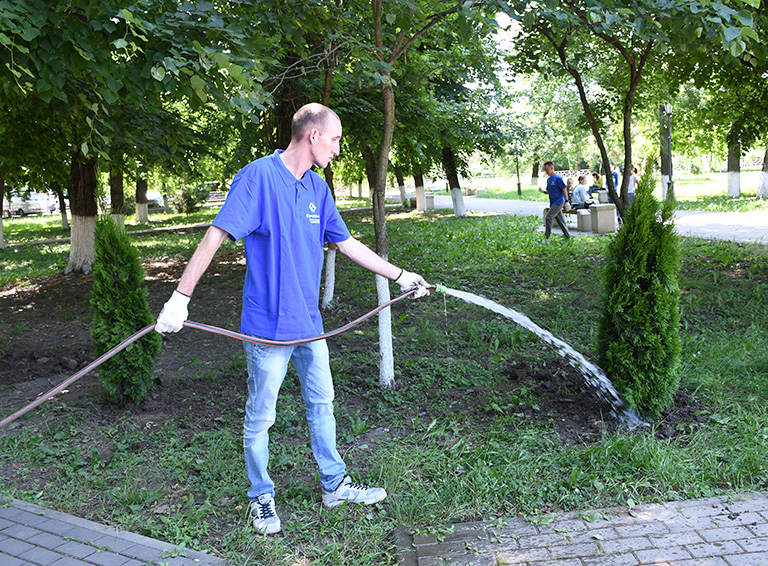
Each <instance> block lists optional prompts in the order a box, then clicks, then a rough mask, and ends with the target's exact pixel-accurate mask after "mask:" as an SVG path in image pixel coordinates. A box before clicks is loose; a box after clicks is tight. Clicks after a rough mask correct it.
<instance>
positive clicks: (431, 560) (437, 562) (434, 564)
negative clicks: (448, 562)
mask: <svg viewBox="0 0 768 566" xmlns="http://www.w3.org/2000/svg"><path fill="white" fill-rule="evenodd" d="M444 564H445V560H443V559H442V558H437V557H435V556H428V557H426V558H419V564H418V566H444Z"/></svg>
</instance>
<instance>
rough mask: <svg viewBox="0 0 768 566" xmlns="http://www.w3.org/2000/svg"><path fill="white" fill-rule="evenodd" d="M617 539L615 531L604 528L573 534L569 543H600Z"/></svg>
mask: <svg viewBox="0 0 768 566" xmlns="http://www.w3.org/2000/svg"><path fill="white" fill-rule="evenodd" d="M617 538H619V535H618V533H617V532H616V530H615V529H612V528H604V529H592V530H589V531H584V532H580V533H573V536H572V537H571V541H573V542H574V543H579V542H595V541H597V542H600V541H604V540H614V539H617Z"/></svg>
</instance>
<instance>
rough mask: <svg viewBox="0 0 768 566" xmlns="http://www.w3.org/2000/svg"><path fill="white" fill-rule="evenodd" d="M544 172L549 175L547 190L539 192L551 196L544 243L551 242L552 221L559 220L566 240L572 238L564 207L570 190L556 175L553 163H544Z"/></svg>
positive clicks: (540, 189) (545, 224)
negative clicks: (564, 214)
mask: <svg viewBox="0 0 768 566" xmlns="http://www.w3.org/2000/svg"><path fill="white" fill-rule="evenodd" d="M544 172H545V173H546V174H547V177H548V178H547V188H546V189H542V188H541V187H539V191H541V192H542V193H546V194H548V195H549V212H547V215H546V216H545V217H544V242H549V236H550V234H552V221H553V220H557V225H558V226H560V229H561V230H562V231H563V236H565V239H566V240H567V239H568V238H570V237H571V233H570V232H569V231H568V226H567V225H566V223H565V216H563V205H564V204H565V203H566V202H567V201H568V189H567V187H566V185H565V181H563V178H562V177H561V176H560V175H556V174H555V164H554V163H552V162H551V161H547V162H545V163H544Z"/></svg>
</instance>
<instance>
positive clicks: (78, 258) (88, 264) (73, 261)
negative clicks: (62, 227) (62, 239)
mask: <svg viewBox="0 0 768 566" xmlns="http://www.w3.org/2000/svg"><path fill="white" fill-rule="evenodd" d="M95 230H96V217H95V216H78V215H75V214H73V215H72V241H71V243H70V246H69V263H68V264H67V267H65V268H64V273H71V272H73V271H74V272H76V273H84V274H86V275H88V274H89V273H91V272H92V271H93V260H94V253H95V252H94V242H95V238H96V236H95Z"/></svg>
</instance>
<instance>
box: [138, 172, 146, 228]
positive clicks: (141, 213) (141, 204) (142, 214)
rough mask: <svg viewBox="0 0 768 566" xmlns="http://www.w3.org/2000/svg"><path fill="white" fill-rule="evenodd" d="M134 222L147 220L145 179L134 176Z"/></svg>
mask: <svg viewBox="0 0 768 566" xmlns="http://www.w3.org/2000/svg"><path fill="white" fill-rule="evenodd" d="M136 222H140V223H143V222H149V203H148V202H147V180H146V179H145V178H144V177H137V178H136Z"/></svg>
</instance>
